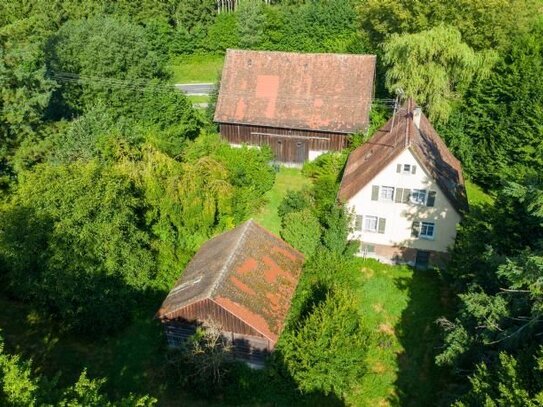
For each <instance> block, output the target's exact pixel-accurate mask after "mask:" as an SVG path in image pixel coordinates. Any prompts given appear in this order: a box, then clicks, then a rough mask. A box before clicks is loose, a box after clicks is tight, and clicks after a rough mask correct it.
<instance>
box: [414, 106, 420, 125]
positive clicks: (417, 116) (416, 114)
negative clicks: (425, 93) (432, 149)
mask: <svg viewBox="0 0 543 407" xmlns="http://www.w3.org/2000/svg"><path fill="white" fill-rule="evenodd" d="M421 116H422V109H421V108H420V107H416V108H414V109H413V124H414V125H415V127H416V128H417V129H419V128H420V117H421Z"/></svg>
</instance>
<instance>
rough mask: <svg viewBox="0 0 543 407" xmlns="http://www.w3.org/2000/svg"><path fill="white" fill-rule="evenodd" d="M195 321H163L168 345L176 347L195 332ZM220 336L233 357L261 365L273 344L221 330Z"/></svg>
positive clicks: (259, 338) (264, 339) (257, 338)
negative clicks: (227, 345)
mask: <svg viewBox="0 0 543 407" xmlns="http://www.w3.org/2000/svg"><path fill="white" fill-rule="evenodd" d="M197 325H198V324H196V323H188V322H183V321H168V322H165V323H164V332H165V334H166V339H167V341H168V346H170V347H172V348H178V347H180V346H181V345H182V344H183V343H185V342H186V340H187V339H188V338H190V337H191V336H192V335H194V333H195V332H196V327H197ZM221 333H222V336H223V338H224V339H226V341H227V342H228V343H229V344H230V345H231V348H230V352H231V353H230V354H231V357H232V358H233V359H236V360H242V361H245V362H249V363H251V364H253V365H256V366H263V365H264V362H265V360H266V358H267V357H268V355H269V354H270V353H271V352H272V351H273V348H274V346H273V344H272V343H271V342H270V341H269V340H268V339H266V338H262V337H258V336H252V335H241V334H237V333H234V332H228V331H222V332H221Z"/></svg>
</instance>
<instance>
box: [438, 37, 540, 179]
mask: <svg viewBox="0 0 543 407" xmlns="http://www.w3.org/2000/svg"><path fill="white" fill-rule="evenodd" d="M542 42H543V28H541V27H538V28H535V29H534V30H533V31H532V32H531V33H530V34H529V35H524V36H517V37H516V38H515V39H513V40H512V41H511V45H510V48H509V49H508V50H507V52H504V54H503V55H502V56H501V58H500V60H499V61H498V62H497V64H496V65H495V67H494V69H493V70H492V72H491V73H490V75H489V77H488V78H486V79H484V80H481V81H477V82H476V83H474V84H473V85H472V86H471V87H470V90H469V92H467V94H466V97H465V101H464V103H463V104H462V105H461V106H460V107H459V108H458V109H457V111H455V112H454V113H453V119H454V122H455V124H458V125H457V126H455V127H454V128H451V126H447V128H444V132H443V134H444V136H445V138H446V139H447V140H448V141H449V143H450V144H452V145H454V146H455V151H459V150H460V151H461V155H460V157H462V158H464V157H465V160H466V161H468V162H470V163H471V165H470V175H471V176H472V177H473V178H474V179H475V180H477V181H478V182H479V183H481V184H484V185H486V186H488V187H492V188H496V187H499V186H500V185H502V184H503V183H504V182H506V181H518V180H521V179H523V178H524V177H525V176H526V175H534V176H535V175H536V174H535V172H536V171H535V169H536V168H539V167H540V166H541V165H543V143H542V140H543V127H542V126H541V123H542V122H543V109H542V107H541V106H543V85H542V83H541V80H540V78H541V75H543V63H542V62H541V61H542V59H543V46H542V45H541V43H542Z"/></svg>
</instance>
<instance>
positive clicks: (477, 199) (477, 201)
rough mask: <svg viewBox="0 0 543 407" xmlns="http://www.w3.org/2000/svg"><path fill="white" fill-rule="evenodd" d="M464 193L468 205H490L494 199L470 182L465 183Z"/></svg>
mask: <svg viewBox="0 0 543 407" xmlns="http://www.w3.org/2000/svg"><path fill="white" fill-rule="evenodd" d="M466 193H467V194H468V201H469V203H470V205H484V204H488V205H491V204H492V202H494V198H493V197H492V196H491V195H489V194H487V193H486V192H485V191H483V189H482V188H481V187H480V186H478V185H476V184H474V183H473V182H471V181H466Z"/></svg>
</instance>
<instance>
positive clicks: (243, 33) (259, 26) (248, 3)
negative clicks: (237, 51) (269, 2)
mask: <svg viewBox="0 0 543 407" xmlns="http://www.w3.org/2000/svg"><path fill="white" fill-rule="evenodd" d="M263 8H264V5H263V2H262V1H261V0H243V1H242V2H240V5H239V7H238V12H237V14H238V20H239V23H238V27H239V28H238V29H239V46H240V47H241V48H244V49H252V48H254V47H255V46H257V45H258V44H260V43H261V42H262V36H263V34H264V21H265V15H264V10H263Z"/></svg>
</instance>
